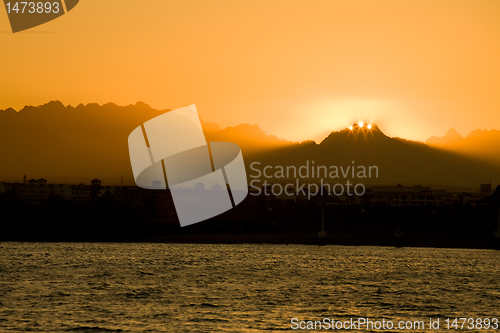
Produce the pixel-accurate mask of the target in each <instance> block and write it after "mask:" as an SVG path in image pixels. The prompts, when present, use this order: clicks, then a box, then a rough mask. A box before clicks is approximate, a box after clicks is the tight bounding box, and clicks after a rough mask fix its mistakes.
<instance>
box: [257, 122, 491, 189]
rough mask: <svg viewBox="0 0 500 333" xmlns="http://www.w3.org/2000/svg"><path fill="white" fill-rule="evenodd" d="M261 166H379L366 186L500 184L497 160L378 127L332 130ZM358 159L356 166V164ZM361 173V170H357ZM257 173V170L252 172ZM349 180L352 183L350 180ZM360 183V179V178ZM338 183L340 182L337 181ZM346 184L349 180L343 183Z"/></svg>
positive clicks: (264, 156) (266, 156)
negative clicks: (438, 146) (396, 135)
mask: <svg viewBox="0 0 500 333" xmlns="http://www.w3.org/2000/svg"><path fill="white" fill-rule="evenodd" d="M259 158H260V160H259V161H260V162H261V163H262V164H261V165H273V166H277V165H281V166H287V165H295V166H297V167H299V166H301V165H305V163H306V161H309V163H312V161H314V165H315V166H318V165H325V166H331V165H335V166H344V167H347V166H351V165H355V166H365V167H368V166H377V167H378V171H379V177H378V178H374V177H372V179H364V180H363V179H359V178H358V182H361V183H392V184H396V183H399V182H403V183H406V184H417V183H418V184H440V185H461V186H473V187H479V184H480V183H481V182H483V181H485V180H488V181H489V180H492V181H493V182H494V183H499V182H500V167H499V166H498V164H494V163H492V162H485V161H483V160H481V159H477V158H471V157H467V156H464V155H461V154H457V153H455V152H450V151H443V150H440V149H436V148H433V147H430V146H428V145H426V144H424V143H422V142H416V141H409V140H405V139H402V138H391V137H388V136H386V135H385V134H384V133H383V132H382V131H381V130H380V129H379V128H378V127H377V126H376V125H373V127H372V129H367V128H366V126H365V127H363V128H360V127H359V126H357V125H356V124H355V125H353V129H352V130H350V129H347V128H346V129H344V130H341V131H337V132H332V133H331V134H330V135H329V136H328V137H327V138H325V139H324V140H323V141H322V142H321V143H320V144H316V143H315V142H314V141H311V142H303V143H301V144H293V145H290V146H287V147H284V148H282V149H277V150H274V151H272V153H266V154H262V155H261V156H260V157H259ZM353 161H354V163H353ZM356 170H358V169H356ZM250 173H251V174H254V175H256V172H254V171H250ZM347 178H349V179H352V177H350V176H348V177H347ZM354 180H356V179H354ZM333 181H335V179H333ZM342 181H344V179H343V178H341V179H340V182H342Z"/></svg>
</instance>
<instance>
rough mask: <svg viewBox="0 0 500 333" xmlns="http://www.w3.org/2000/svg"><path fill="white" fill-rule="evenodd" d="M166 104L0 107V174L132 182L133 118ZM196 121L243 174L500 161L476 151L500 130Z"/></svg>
mask: <svg viewBox="0 0 500 333" xmlns="http://www.w3.org/2000/svg"><path fill="white" fill-rule="evenodd" d="M168 111H169V110H155V109H153V108H151V107H150V106H148V105H147V104H145V103H142V102H138V103H136V104H135V105H128V106H118V105H116V104H113V103H108V104H104V105H98V104H87V105H83V104H80V105H78V106H76V107H72V106H64V105H63V104H62V103H61V102H59V101H53V102H50V103H47V104H44V105H41V106H37V107H34V106H26V107H24V108H23V109H22V110H20V111H18V112H16V110H13V109H11V108H9V109H7V110H3V111H0V153H1V160H0V162H1V163H0V182H1V181H3V180H9V181H11V180H17V181H22V178H23V175H24V174H26V176H27V177H28V179H29V178H42V177H43V178H46V179H48V180H49V182H59V181H62V182H64V181H68V182H73V183H74V182H87V183H88V182H89V181H90V179H93V178H99V179H101V180H103V181H104V183H105V184H110V183H114V184H119V183H120V177H121V175H122V174H123V176H124V180H125V183H126V184H133V183H134V181H133V177H132V170H131V166H130V160H129V155H128V136H129V134H130V132H131V131H132V130H133V129H135V128H136V127H137V126H139V125H140V124H142V123H144V122H145V121H147V120H149V119H151V118H154V117H156V116H158V115H160V114H162V113H164V112H168ZM202 126H203V129H204V132H205V135H206V138H207V140H208V141H228V142H234V143H236V144H238V145H239V146H240V147H241V148H242V151H243V155H244V159H245V163H246V164H247V167H248V168H247V173H248V175H249V176H250V175H254V171H252V170H251V169H250V168H249V166H250V164H251V163H252V162H256V161H257V162H261V166H262V167H264V166H266V165H271V166H276V165H281V166H290V165H294V166H297V167H300V166H302V165H305V163H306V162H307V161H310V163H312V161H314V163H315V165H316V166H318V165H325V166H332V165H333V166H344V167H347V166H352V165H353V161H354V165H355V166H360V165H364V166H377V167H378V171H379V177H378V178H372V179H370V180H363V182H364V183H392V184H397V183H400V182H401V183H406V184H416V183H422V184H445V185H461V186H474V187H477V186H478V185H479V184H480V183H481V182H482V181H486V180H488V181H489V180H492V181H493V183H496V184H498V183H500V172H499V170H500V168H499V167H498V165H499V164H500V162H499V163H496V162H498V161H497V160H495V159H490V160H488V161H485V160H484V158H482V157H484V155H485V154H487V153H489V154H490V155H492V156H493V155H494V156H496V152H498V151H500V144H498V143H499V142H500V131H494V130H491V131H479V130H478V131H474V132H472V133H471V134H469V135H468V136H467V137H465V138H461V137H460V135H459V134H458V133H456V131H454V130H450V131H449V132H448V133H447V135H446V136H445V138H433V139H432V140H431V139H429V140H430V142H429V145H427V144H424V143H422V142H415V141H408V140H405V139H402V138H391V137H388V136H386V135H385V134H384V133H383V132H382V131H381V130H380V129H379V128H378V127H377V126H376V125H373V127H372V129H370V130H369V129H367V128H366V126H365V127H363V128H360V127H359V126H358V125H356V124H354V125H353V129H352V130H350V129H344V130H342V131H336V132H331V133H330V135H329V136H328V137H327V138H325V139H324V140H323V141H322V142H321V143H320V144H316V142H314V141H304V142H301V143H292V142H289V141H284V140H281V139H279V138H277V137H275V136H273V135H267V134H266V133H265V132H264V131H263V130H262V129H261V128H259V126H257V125H249V124H241V125H238V126H234V127H227V128H224V129H221V128H220V126H219V125H217V124H215V123H208V122H203V121H202ZM485 143H487V144H485ZM431 145H432V146H431ZM450 147H455V148H456V150H453V149H450ZM443 149H446V150H443ZM464 152H468V154H469V155H467V156H466V155H464V154H465V153H464ZM472 152H473V153H474V154H472ZM471 156H473V157H471ZM249 180H251V178H249ZM328 181H336V180H335V179H333V180H331V179H330V180H328ZM340 181H343V179H340Z"/></svg>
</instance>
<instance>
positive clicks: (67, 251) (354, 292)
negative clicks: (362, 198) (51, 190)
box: [0, 243, 500, 332]
mask: <svg viewBox="0 0 500 333" xmlns="http://www.w3.org/2000/svg"><path fill="white" fill-rule="evenodd" d="M0 254H1V255H0V331H16V332H73V331H75V332H115V331H116V332H262V331H266V332H281V331H291V322H290V320H291V319H292V318H298V319H299V320H322V319H323V318H325V317H328V318H332V319H344V320H345V319H348V318H351V317H353V318H358V317H367V318H370V319H373V320H382V318H385V319H386V320H394V321H397V320H425V321H426V322H428V320H429V318H430V317H432V318H437V317H441V318H445V317H474V318H476V317H481V318H484V317H489V318H493V317H496V318H499V317H500V311H499V309H500V270H499V264H500V252H499V251H489V250H455V249H426V248H382V247H341V246H302V245H247V244H242V245H191V244H104V243H0ZM442 320H443V319H441V321H442ZM359 331H366V330H359ZM413 331H415V330H413ZM419 331H422V330H419ZM486 331H491V330H484V329H483V330H481V332H486ZM497 331H500V330H497ZM448 332H449V331H448Z"/></svg>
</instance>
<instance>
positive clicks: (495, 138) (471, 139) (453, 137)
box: [425, 128, 500, 164]
mask: <svg viewBox="0 0 500 333" xmlns="http://www.w3.org/2000/svg"><path fill="white" fill-rule="evenodd" d="M425 143H426V144H428V145H429V146H431V147H435V148H439V149H445V150H449V151H453V152H456V153H460V154H464V155H468V156H473V157H475V158H480V159H483V160H486V161H490V162H493V163H498V164H500V131H499V130H480V129H477V130H474V131H472V132H470V133H469V135H467V136H466V137H462V136H461V135H460V134H458V133H457V132H456V131H455V129H453V128H452V129H450V130H448V132H447V133H446V134H445V135H444V136H442V137H435V136H433V137H430V138H429V139H428V140H427V141H426V142H425Z"/></svg>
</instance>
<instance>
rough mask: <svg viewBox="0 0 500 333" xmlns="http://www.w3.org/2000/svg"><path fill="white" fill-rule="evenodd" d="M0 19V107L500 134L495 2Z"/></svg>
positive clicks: (201, 4)
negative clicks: (16, 26) (124, 110)
mask: <svg viewBox="0 0 500 333" xmlns="http://www.w3.org/2000/svg"><path fill="white" fill-rule="evenodd" d="M0 12H2V13H0V40H1V43H0V45H1V47H0V60H1V65H0V73H1V74H0V75H1V80H0V109H5V108H7V107H10V106H13V107H14V108H16V109H19V108H21V107H22V106H24V105H25V104H31V105H39V104H43V103H46V102H47V101H50V100H54V99H59V100H61V101H62V102H63V103H65V104H72V105H77V104H79V103H81V102H83V103H90V102H97V103H101V104H102V103H106V102H109V101H112V102H115V103H117V104H119V105H126V104H131V103H135V102H136V101H138V100H140V101H144V102H146V103H148V104H150V105H151V106H153V107H155V108H161V109H162V108H178V107H181V106H184V105H187V104H193V103H195V104H196V105H197V107H198V110H199V113H200V115H201V116H202V118H203V119H204V120H206V121H213V122H217V123H219V124H220V125H221V126H223V127H225V126H231V125H236V124H239V123H245V122H247V123H251V124H253V123H257V124H259V126H260V127H261V128H263V129H265V130H266V131H268V132H269V133H272V134H275V135H277V136H279V137H282V138H286V139H289V140H305V139H320V138H321V137H322V136H325V135H326V133H328V132H330V131H331V130H339V129H342V128H344V127H347V126H349V125H350V124H351V123H353V122H354V121H357V120H364V121H367V122H376V123H377V124H379V126H380V127H381V129H382V130H383V131H385V132H386V133H387V134H388V135H391V136H401V137H405V138H409V139H414V140H422V141H425V140H426V139H427V138H428V137H429V136H431V135H443V134H444V133H445V132H446V131H447V129H448V128H450V127H455V128H456V129H457V131H458V132H459V133H461V134H462V135H466V134H468V133H469V132H470V131H472V130H474V129H476V128H481V129H491V128H497V129H500V61H499V60H500V1H498V0H491V1H481V0H474V1H471V0H467V1H459V0H450V1H443V0H431V1H425V0H415V1H404V0H395V1H383V0H378V1H373V0H369V1H360V0H350V1H347V0H346V1H340V0H339V1H336V0H325V1H316V0H302V1H295V0H286V1H279V0H271V1H269V0H264V1H260V0H252V1H234V0H227V1H217V0H207V1H198V0H192V1H178V0H175V1H167V0H148V1H137V0H135V1H132V0H105V1H103V0H82V1H80V4H79V5H78V6H77V7H76V8H75V9H73V10H72V11H71V12H69V13H68V14H66V15H64V16H62V17H60V18H58V19H56V20H54V21H52V22H49V23H47V24H45V25H42V26H39V27H36V28H34V29H31V30H28V31H26V32H20V33H17V34H12V33H11V32H10V26H9V24H8V20H7V14H6V13H5V10H4V9H0Z"/></svg>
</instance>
